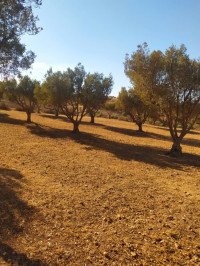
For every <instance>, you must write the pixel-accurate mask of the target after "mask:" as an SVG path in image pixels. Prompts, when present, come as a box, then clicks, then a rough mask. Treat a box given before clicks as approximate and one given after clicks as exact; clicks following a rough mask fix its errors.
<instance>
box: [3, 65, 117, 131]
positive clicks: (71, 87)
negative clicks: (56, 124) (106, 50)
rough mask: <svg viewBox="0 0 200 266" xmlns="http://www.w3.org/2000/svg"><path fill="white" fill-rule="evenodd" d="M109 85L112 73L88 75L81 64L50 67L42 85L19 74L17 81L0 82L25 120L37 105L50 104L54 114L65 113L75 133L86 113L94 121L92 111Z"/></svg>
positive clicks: (6, 94) (6, 95)
mask: <svg viewBox="0 0 200 266" xmlns="http://www.w3.org/2000/svg"><path fill="white" fill-rule="evenodd" d="M112 86H113V78H112V76H111V75H109V76H108V77H104V75H103V74H101V73H97V72H96V73H94V74H91V73H88V74H87V73H86V71H85V69H84V66H83V65H82V64H80V63H79V64H78V65H77V66H76V67H75V68H74V69H71V68H68V69H67V70H66V71H63V72H61V71H57V72H53V71H52V69H49V70H48V71H47V74H46V75H45V81H44V82H43V83H42V84H40V82H39V81H36V80H32V79H31V78H30V77H28V76H24V77H21V78H20V80H19V82H17V80H16V79H5V80H4V81H2V82H1V88H2V90H3V92H4V93H3V95H4V96H5V97H6V98H7V99H9V100H11V101H13V102H15V103H17V104H18V105H19V106H20V107H21V108H22V109H23V111H25V112H26V114H27V122H31V114H32V113H33V112H34V109H35V108H36V106H38V105H50V106H51V107H53V109H54V111H55V114H56V116H58V114H59V112H61V113H62V114H64V115H66V116H67V118H68V119H69V120H70V121H71V122H72V123H73V132H74V133H78V132H79V124H80V123H81V121H82V118H83V117H84V116H85V115H86V114H87V113H89V114H90V116H91V122H94V117H95V114H96V112H97V111H98V110H99V108H100V107H101V106H102V105H103V104H104V103H105V102H106V100H107V97H108V95H109V94H110V93H111V90H112Z"/></svg>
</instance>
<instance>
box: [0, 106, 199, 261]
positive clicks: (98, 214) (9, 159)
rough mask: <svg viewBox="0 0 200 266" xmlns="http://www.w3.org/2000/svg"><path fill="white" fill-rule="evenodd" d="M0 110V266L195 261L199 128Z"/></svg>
mask: <svg viewBox="0 0 200 266" xmlns="http://www.w3.org/2000/svg"><path fill="white" fill-rule="evenodd" d="M95 119H96V124H94V125H91V124H90V123H89V121H90V120H89V117H85V118H84V120H83V123H82V124H81V125H80V131H81V133H80V134H78V135H75V134H72V133H71V131H72V124H71V123H70V122H69V121H68V120H67V119H66V118H65V117H64V116H60V117H58V118H55V117H54V116H53V115H48V114H42V113H41V114H36V113H35V114H33V115H32V121H33V123H30V124H28V123H26V122H25V120H26V115H25V113H24V112H19V111H3V110H1V111H0V145H1V147H0V150H1V160H0V164H1V165H0V253H1V254H0V265H92V264H93V265H200V171H199V167H200V131H197V130H194V131H192V132H191V133H189V134H188V135H187V136H186V137H185V139H184V141H183V145H182V148H183V156H182V157H180V158H173V157H170V156H167V155H166V152H168V151H169V150H170V148H171V145H172V142H171V138H170V135H169V131H168V129H167V128H164V127H160V126H152V125H149V124H145V125H144V127H143V129H144V133H139V132H137V127H136V126H135V124H134V123H130V122H123V121H119V120H113V119H105V118H95Z"/></svg>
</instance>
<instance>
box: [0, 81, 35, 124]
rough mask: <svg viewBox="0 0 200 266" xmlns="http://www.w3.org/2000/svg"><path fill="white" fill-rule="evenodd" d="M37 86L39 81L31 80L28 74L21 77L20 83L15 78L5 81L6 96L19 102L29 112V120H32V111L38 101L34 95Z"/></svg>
mask: <svg viewBox="0 0 200 266" xmlns="http://www.w3.org/2000/svg"><path fill="white" fill-rule="evenodd" d="M37 86H39V83H38V81H36V80H31V79H30V78H29V77H28V76H24V77H23V78H21V79H20V81H19V83H17V81H16V80H15V79H12V80H5V81H4V96H5V97H6V98H8V99H9V100H10V101H13V102H15V103H17V104H18V105H19V106H20V107H21V108H22V109H23V110H24V111H25V112H26V113H27V122H30V121H31V113H32V112H33V111H34V108H35V106H36V103H37V101H36V98H35V96H34V90H35V88H36V87H37Z"/></svg>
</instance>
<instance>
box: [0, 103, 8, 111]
mask: <svg viewBox="0 0 200 266" xmlns="http://www.w3.org/2000/svg"><path fill="white" fill-rule="evenodd" d="M0 109H1V110H7V111H8V110H10V108H9V107H8V106H7V105H6V104H5V103H4V102H2V103H0Z"/></svg>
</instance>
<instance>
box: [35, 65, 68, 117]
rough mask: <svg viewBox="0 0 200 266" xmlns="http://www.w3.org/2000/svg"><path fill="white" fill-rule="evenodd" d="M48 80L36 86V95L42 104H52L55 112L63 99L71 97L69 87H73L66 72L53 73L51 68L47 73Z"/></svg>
mask: <svg viewBox="0 0 200 266" xmlns="http://www.w3.org/2000/svg"><path fill="white" fill-rule="evenodd" d="M45 77H46V80H45V82H44V83H43V84H42V86H41V87H38V88H36V90H35V96H36V98H37V100H38V102H39V103H40V104H43V105H50V106H52V107H53V108H54V110H55V113H56V114H57V115H58V111H59V108H60V106H61V105H62V103H63V101H64V100H65V99H66V98H67V97H68V98H69V97H70V93H69V92H68V89H69V88H71V82H70V79H69V77H68V75H67V74H66V73H62V72H60V71H57V72H55V73H53V71H52V69H49V70H48V71H47V74H46V76H45Z"/></svg>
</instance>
